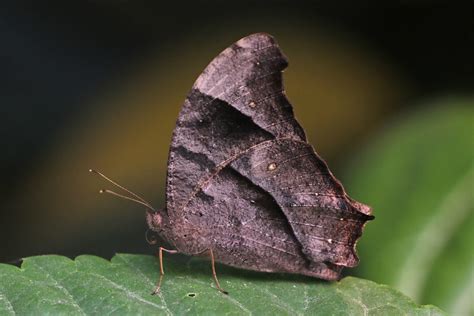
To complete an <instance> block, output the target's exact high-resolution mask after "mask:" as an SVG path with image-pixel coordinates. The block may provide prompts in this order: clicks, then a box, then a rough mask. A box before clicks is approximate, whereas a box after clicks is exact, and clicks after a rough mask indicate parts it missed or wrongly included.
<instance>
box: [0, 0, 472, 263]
mask: <svg viewBox="0 0 474 316" xmlns="http://www.w3.org/2000/svg"><path fill="white" fill-rule="evenodd" d="M446 3H447V2H446ZM473 12H474V5H473V4H465V5H460V4H457V5H454V4H438V3H434V2H430V1H412V2H409V1H401V2H382V1H379V2H376V1H374V2H372V3H368V4H365V5H360V4H358V5H355V4H352V3H351V2H347V4H345V5H343V4H340V3H339V4H338V5H335V4H329V3H326V2H325V3H322V2H321V3H318V2H316V3H310V2H309V1H308V2H297V1H287V2H284V1H274V2H272V3H270V2H268V3H267V2H265V3H264V2H263V1H260V2H249V1H238V2H235V1H232V2H229V1H227V2H223V1H216V2H212V1H191V2H182V1H174V2H171V3H166V4H163V3H158V2H157V1H57V2H53V1H36V2H34V1H32V2H24V1H2V2H1V4H0V41H1V49H0V70H1V71H0V81H1V85H0V111H1V112H0V113H1V127H0V131H1V156H0V159H1V160H0V166H1V167H0V168H1V175H2V183H1V192H2V198H1V201H0V203H1V211H0V240H1V252H0V261H1V262H14V261H15V260H16V259H18V258H20V257H24V256H31V255H37V254H45V253H59V254H64V255H68V256H75V255H78V254H82V253H90V254H97V255H100V256H104V257H110V256H112V255H113V254H114V253H116V252H134V253H137V252H138V253H151V252H152V249H151V248H149V247H148V246H147V244H146V242H145V239H144V233H145V230H146V227H145V221H144V211H143V209H142V208H141V207H139V206H137V205H133V204H130V203H129V202H126V201H120V200H115V199H111V198H110V197H108V196H99V195H98V194H97V190H98V189H99V188H101V187H103V186H106V184H105V183H103V182H101V181H99V180H98V179H97V178H94V177H92V176H91V175H90V174H88V172H87V170H88V169H89V168H90V167H94V168H97V169H99V170H102V171H103V172H104V173H106V174H107V175H109V176H111V177H112V178H114V179H116V180H117V181H119V182H120V183H122V184H124V185H125V186H127V187H129V188H131V189H132V190H134V191H135V192H137V193H139V194H141V195H143V196H145V197H146V198H147V199H149V200H150V201H151V202H152V204H153V205H155V206H156V207H160V206H162V205H164V183H165V171H166V159H167V154H168V152H167V151H168V145H169V141H170V137H171V133H172V130H173V127H174V123H175V120H176V117H177V114H178V112H179V109H180V106H181V104H182V102H183V100H184V98H185V96H186V93H187V92H188V90H189V89H190V87H191V86H192V84H193V82H194V80H195V79H196V78H197V76H198V75H199V73H200V72H201V71H202V70H203V69H204V67H205V66H206V65H207V63H208V62H210V60H211V59H212V58H214V57H215V56H216V55H217V54H218V53H219V52H220V51H222V50H223V49H224V48H226V47H227V46H228V45H230V44H232V43H233V42H234V41H236V40H238V39H239V38H241V37H244V36H246V35H248V34H250V33H254V32H268V33H270V34H272V35H274V36H275V38H276V39H277V41H278V42H279V44H280V46H281V47H282V49H283V51H284V52H285V54H286V55H287V56H288V58H289V60H290V66H289V68H288V69H287V70H286V72H285V77H284V79H285V83H286V88H287V92H288V95H289V98H290V100H291V101H292V103H293V105H294V107H295V112H296V115H297V117H298V118H300V122H301V123H302V125H303V126H304V127H305V129H306V130H307V134H308V136H309V139H310V141H311V143H312V144H313V145H314V146H315V148H316V149H317V151H318V152H319V153H320V154H321V155H322V156H323V157H324V158H325V159H326V160H327V161H328V163H329V165H330V167H331V169H333V171H334V172H335V174H336V176H337V175H338V174H339V173H340V172H341V170H342V169H343V166H344V165H345V163H346V162H347V161H348V160H350V159H351V156H352V153H353V152H355V151H357V150H359V149H360V148H361V147H364V146H365V144H366V143H367V142H369V141H370V140H371V139H372V138H373V137H374V136H375V135H376V134H377V133H379V132H380V131H381V130H383V129H384V128H385V126H386V125H387V124H389V122H391V121H392V119H393V118H394V117H398V116H400V115H402V114H401V113H405V112H406V111H407V110H408V107H410V106H413V105H414V104H420V105H418V107H423V105H422V104H424V103H422V102H418V101H419V100H423V99H424V98H426V97H430V96H437V95H453V94H471V93H472V92H473V90H474V89H473V84H474V69H473V65H474V58H473V56H474V38H473V37H474V36H473V34H474V32H473V30H474V23H473V16H472V13H473ZM424 106H425V107H429V104H425V105H424ZM424 110H426V111H429V110H430V109H429V108H426V109H424ZM348 189H349V191H350V188H348Z"/></svg>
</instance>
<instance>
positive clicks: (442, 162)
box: [344, 98, 474, 315]
mask: <svg viewBox="0 0 474 316" xmlns="http://www.w3.org/2000/svg"><path fill="white" fill-rule="evenodd" d="M430 108H432V109H433V110H432V111H430V112H427V111H416V112H414V113H411V114H407V116H408V117H406V118H405V117H403V118H400V120H399V121H398V122H396V123H395V124H393V125H392V126H391V127H390V128H389V129H388V130H387V131H386V132H385V133H383V134H382V135H380V136H379V137H378V138H377V139H376V141H375V142H374V143H373V144H371V145H370V146H369V147H368V148H367V150H366V151H365V152H364V153H363V154H361V155H359V157H358V158H357V160H356V162H355V163H353V164H351V165H350V168H349V169H348V171H347V172H346V174H345V181H344V183H345V185H346V187H347V188H348V189H350V190H349V191H350V192H351V193H352V195H353V196H354V197H355V198H357V199H360V200H362V201H364V202H365V203H368V204H369V205H371V206H373V208H374V215H375V217H376V219H375V221H374V222H372V223H369V224H368V225H367V228H366V232H365V234H364V236H363V238H362V240H361V242H360V243H359V253H360V257H361V264H360V267H359V268H358V270H357V275H359V276H362V277H365V278H368V279H371V280H373V281H376V282H381V283H386V284H389V285H392V286H394V287H396V288H398V289H399V290H401V291H402V292H403V293H405V294H407V295H409V296H410V297H412V298H414V299H415V300H416V301H418V302H420V303H422V302H430V303H433V304H436V305H438V306H440V307H441V308H443V309H445V310H446V311H448V312H449V313H450V314H452V315H472V313H474V304H473V301H472V295H473V291H474V279H473V271H474V230H473V227H474V204H473V187H474V183H473V180H474V164H473V163H474V142H473V135H474V100H473V99H456V98H452V99H444V100H439V101H437V102H433V103H432V104H431V106H430Z"/></svg>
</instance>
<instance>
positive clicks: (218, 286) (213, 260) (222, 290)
mask: <svg viewBox="0 0 474 316" xmlns="http://www.w3.org/2000/svg"><path fill="white" fill-rule="evenodd" d="M206 252H207V253H208V254H209V257H211V268H212V278H213V279H214V283H216V287H217V289H218V290H219V291H221V292H222V293H224V294H229V292H227V291H225V290H224V289H223V288H222V287H221V285H220V284H219V280H218V279H217V273H216V260H215V258H214V251H212V249H207V250H204V251H201V252H198V253H197V254H196V255H200V254H203V253H206Z"/></svg>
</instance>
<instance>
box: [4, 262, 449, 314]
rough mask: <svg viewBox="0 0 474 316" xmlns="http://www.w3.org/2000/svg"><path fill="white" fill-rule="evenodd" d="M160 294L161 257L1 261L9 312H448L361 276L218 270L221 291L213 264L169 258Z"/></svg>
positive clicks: (5, 306)
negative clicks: (156, 290)
mask: <svg viewBox="0 0 474 316" xmlns="http://www.w3.org/2000/svg"><path fill="white" fill-rule="evenodd" d="M181 259H184V258H181ZM164 264H165V266H166V276H165V278H164V283H163V285H162V288H161V292H160V293H159V294H158V295H155V296H152V295H150V293H151V291H153V290H154V288H155V281H156V280H157V279H158V277H159V273H158V271H159V266H158V262H157V260H156V258H153V257H151V256H143V255H128V254H119V255H116V256H115V257H114V258H112V260H111V262H109V261H107V260H104V259H102V258H98V257H94V256H79V257H77V258H76V259H75V260H74V261H73V260H71V259H69V258H65V257H61V256H38V257H31V258H26V259H25V261H24V262H23V265H22V268H21V269H18V268H17V267H13V266H10V265H4V264H3V265H2V264H0V277H1V278H2V283H1V284H0V313H1V314H2V315H15V314H16V313H18V314H21V315H27V314H38V313H40V314H53V315H58V314H64V315H104V314H106V315H109V314H119V315H348V314H350V315H444V313H443V312H442V311H441V310H439V309H438V308H436V307H434V306H419V305H417V304H415V303H413V301H412V300H411V299H409V298H408V297H406V296H404V295H403V294H401V293H400V292H398V291H395V290H393V289H391V288H389V287H387V286H384V285H379V284H376V283H374V282H371V281H367V280H362V279H358V278H354V277H347V278H345V279H343V280H341V281H340V282H332V283H329V282H324V281H317V280H315V279H311V278H308V277H306V278H305V277H301V276H289V275H286V276H283V275H278V276H275V274H268V273H255V272H249V271H239V270H236V269H233V268H229V267H223V266H220V265H218V266H217V269H218V270H219V277H220V282H221V285H222V286H223V287H224V288H225V289H226V290H228V291H229V292H230V294H229V295H225V294H222V293H221V292H219V291H218V290H217V289H216V288H215V286H214V285H213V283H212V281H211V279H212V278H211V273H210V267H209V265H210V263H209V261H203V260H200V259H198V260H196V259H191V260H189V258H187V259H185V260H181V262H178V260H176V259H174V260H170V259H168V258H166V259H165V260H164Z"/></svg>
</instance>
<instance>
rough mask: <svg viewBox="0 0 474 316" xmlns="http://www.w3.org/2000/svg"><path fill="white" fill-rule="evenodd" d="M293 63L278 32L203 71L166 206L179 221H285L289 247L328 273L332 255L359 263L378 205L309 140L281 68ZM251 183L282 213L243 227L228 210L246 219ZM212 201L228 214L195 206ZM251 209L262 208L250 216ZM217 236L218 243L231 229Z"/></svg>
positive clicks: (177, 134) (181, 131)
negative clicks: (359, 195) (352, 191)
mask: <svg viewBox="0 0 474 316" xmlns="http://www.w3.org/2000/svg"><path fill="white" fill-rule="evenodd" d="M286 66H287V60H286V58H285V57H284V56H283V54H282V53H281V51H280V49H279V47H278V45H277V44H276V43H275V41H274V39H273V38H272V37H271V36H269V35H267V34H254V35H250V36H248V37H246V38H243V39H242V40H240V41H238V42H237V43H235V44H234V45H232V46H231V47H229V48H227V49H226V50H224V51H223V52H222V53H221V54H220V55H219V56H218V57H216V58H215V59H214V60H213V61H212V62H211V63H210V64H209V66H208V67H207V68H206V69H205V70H204V72H203V74H202V75H201V76H200V77H199V78H198V79H197V81H196V83H195V84H194V86H193V89H192V90H191V92H190V93H189V95H188V97H187V99H186V101H185V103H184V105H183V107H182V110H181V112H180V115H179V117H178V121H177V123H176V128H175V131H174V134H173V140H172V143H171V148H170V156H169V162H168V177H167V212H168V215H169V217H170V219H171V220H172V221H173V220H178V219H183V218H185V219H186V220H187V221H188V222H189V223H190V225H196V226H200V227H204V225H207V226H214V227H217V226H218V225H223V224H224V225H229V226H231V228H228V231H229V232H234V234H236V235H238V234H243V233H245V231H244V230H245V229H251V230H252V229H253V230H255V228H256V227H257V228H260V229H261V228H262V227H265V225H267V224H268V223H267V224H264V222H269V221H275V220H278V221H283V220H284V221H286V222H284V223H283V224H282V225H283V226H281V227H280V228H279V230H278V232H276V233H275V234H283V235H287V236H286V237H285V238H287V239H288V240H290V241H289V242H290V244H291V245H293V246H291V245H290V244H288V245H287V247H290V248H291V247H294V245H295V243H296V245H297V246H298V247H299V249H300V252H299V254H300V255H301V253H303V254H304V257H305V258H306V259H305V260H307V261H311V262H313V264H315V265H320V266H319V267H317V269H322V270H321V271H322V272H321V273H319V275H321V276H322V277H324V273H326V274H328V273H330V272H329V270H327V267H326V266H325V264H324V262H328V264H329V263H331V264H334V265H338V266H354V265H355V264H357V257H356V255H355V251H354V246H355V242H356V240H357V238H358V237H359V236H360V234H361V232H362V228H363V225H364V223H365V221H367V220H368V219H370V218H371V217H370V214H369V213H370V209H369V208H368V207H367V206H365V205H363V204H360V203H358V202H355V201H353V200H351V199H350V198H349V197H348V196H347V195H346V194H345V192H344V189H343V188H342V186H341V184H340V183H339V182H338V181H337V180H336V179H335V178H334V177H333V176H332V175H331V173H330V172H329V170H328V168H327V166H326V164H325V163H324V162H323V161H322V160H321V159H320V158H319V157H318V156H317V155H316V154H315V152H314V150H313V148H312V147H311V146H310V145H309V144H307V143H306V138H305V135H304V132H303V130H302V128H301V127H300V125H299V124H298V123H297V121H296V120H295V118H294V115H293V110H292V107H291V105H290V103H289V102H288V100H287V98H286V96H285V94H284V90H283V84H282V71H283V69H284V68H285V67H286ZM224 175H225V177H226V178H223V177H224ZM229 175H231V176H229ZM225 179H226V180H225ZM224 180H225V181H227V182H226V185H229V183H230V182H232V181H234V182H235V183H237V184H238V185H234V188H239V190H227V189H225V191H227V192H222V191H219V188H221V190H222V188H225V187H226V186H225V185H224V184H222V183H221V185H219V183H220V182H222V181H224ZM219 181H220V182H219ZM229 181H230V182H229ZM228 182H229V183H228ZM246 190H247V191H256V190H259V192H263V194H266V195H267V198H269V199H271V200H272V201H274V203H273V204H272V207H273V208H277V212H276V213H275V210H272V211H269V210H268V209H267V212H268V214H267V217H266V219H261V220H260V221H255V220H253V221H248V224H247V223H246V227H244V226H245V225H242V223H240V224H241V226H242V227H241V228H239V229H238V230H236V229H237V228H236V227H235V226H236V223H237V222H235V221H232V219H231V218H230V217H229V216H231V215H232V216H233V215H235V214H238V216H242V217H245V208H246V206H245V205H247V208H250V206H248V205H250V204H251V203H252V202H251V201H252V199H251V198H250V197H249V194H247V193H245V191H246ZM217 201H218V202H219V203H217ZM249 203H250V204H249ZM234 208H238V209H239V211H240V213H239V212H237V211H236V210H235V209H234ZM204 209H206V213H210V214H211V215H212V214H213V213H214V214H215V215H216V216H215V218H220V219H224V221H219V223H214V224H213V222H212V221H203V220H202V219H200V217H201V216H199V215H198V216H196V214H199V213H200V212H201V210H204ZM259 210H260V211H262V212H263V211H265V208H260V209H259ZM252 212H256V211H255V210H254V211H249V213H248V214H253V213H252ZM202 213H203V212H201V214H202ZM221 213H222V214H221ZM234 217H235V216H234ZM225 219H227V221H226V220H225ZM244 222H245V221H244ZM216 225H217V226H216ZM237 226H238V225H237ZM208 228H209V229H211V230H212V227H208ZM256 234H257V235H256V236H260V237H259V238H260V239H258V240H259V241H261V242H264V243H268V242H270V243H271V248H272V249H273V251H278V250H275V249H276V248H277V247H280V248H281V245H280V246H278V242H277V244H273V243H275V239H274V238H271V236H270V237H268V234H264V235H258V233H256ZM234 237H235V239H233V240H240V242H239V243H238V245H236V247H235V248H236V250H238V251H241V250H242V249H241V248H242V247H244V245H247V246H248V247H250V244H249V243H252V241H249V240H247V241H245V240H243V239H242V238H243V237H240V238H236V236H233V237H232V238H234ZM216 238H217V239H216ZM216 238H214V239H215V240H216V242H219V241H220V239H225V238H227V236H219V237H216ZM221 241H222V240H221ZM281 243H284V242H283V241H281V242H280V244H281ZM253 246H255V242H254V245H253ZM292 251H293V250H292ZM321 265H322V267H321ZM329 265H330V264H329ZM241 266H242V267H245V265H241ZM336 270H337V269H336ZM328 275H329V274H328ZM326 278H332V279H333V278H334V275H332V276H331V277H329V276H328V277H326Z"/></svg>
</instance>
